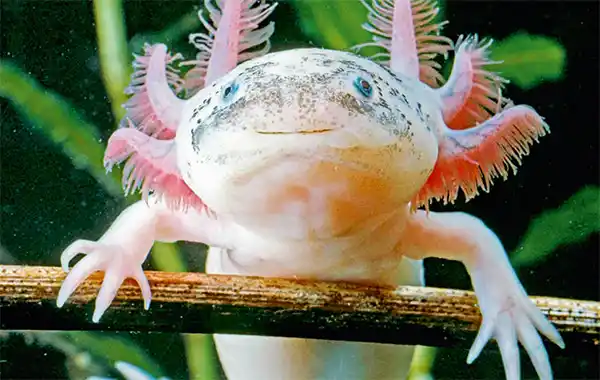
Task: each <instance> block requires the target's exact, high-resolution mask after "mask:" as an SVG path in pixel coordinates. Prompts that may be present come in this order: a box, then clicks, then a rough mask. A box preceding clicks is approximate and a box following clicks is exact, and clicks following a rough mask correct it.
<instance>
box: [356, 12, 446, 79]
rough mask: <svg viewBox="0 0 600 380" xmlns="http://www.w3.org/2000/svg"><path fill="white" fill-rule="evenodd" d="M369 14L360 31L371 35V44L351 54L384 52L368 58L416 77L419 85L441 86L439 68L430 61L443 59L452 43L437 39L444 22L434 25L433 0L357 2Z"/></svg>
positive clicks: (444, 39) (440, 37)
mask: <svg viewBox="0 0 600 380" xmlns="http://www.w3.org/2000/svg"><path fill="white" fill-rule="evenodd" d="M361 2H362V3H363V5H364V6H365V7H366V8H367V9H368V10H369V14H368V20H369V22H368V23H365V24H363V29H365V30H366V31H368V32H370V33H371V34H373V41H372V42H367V43H363V44H360V45H356V46H354V47H353V50H356V51H360V50H361V49H363V48H365V47H378V48H382V49H384V50H385V52H382V53H377V54H375V55H373V56H372V57H371V58H372V59H375V60H377V61H379V62H380V63H381V64H384V65H387V66H389V67H390V69H392V70H393V71H396V72H400V73H403V74H405V75H408V76H412V77H417V76H418V77H419V78H420V80H421V81H422V82H423V83H426V84H427V85H429V86H431V87H437V86H438V85H439V84H440V83H442V82H443V77H442V75H441V74H440V72H439V70H440V69H441V66H440V64H439V63H437V62H436V61H435V60H434V59H435V58H436V57H437V56H438V55H440V54H441V55H443V56H444V57H447V55H448V52H449V51H450V50H452V46H453V45H452V40H450V39H449V38H447V37H444V36H441V35H440V31H441V29H442V27H443V26H444V25H445V24H446V22H440V23H436V22H435V19H436V16H437V15H438V13H439V8H437V7H436V5H437V3H436V1H435V0H416V1H412V2H411V1H410V0H371V4H372V5H369V4H368V3H367V0H361Z"/></svg>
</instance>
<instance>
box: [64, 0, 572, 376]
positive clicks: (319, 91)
mask: <svg viewBox="0 0 600 380" xmlns="http://www.w3.org/2000/svg"><path fill="white" fill-rule="evenodd" d="M217 5H218V6H217V7H214V6H212V5H211V4H210V3H209V2H207V8H208V9H209V14H210V16H211V19H212V22H208V21H206V20H205V19H204V18H203V17H202V16H201V19H202V20H203V21H204V24H205V25H206V27H207V28H208V30H209V32H210V33H209V34H208V35H206V34H197V35H192V36H191V41H192V42H194V43H195V44H196V46H197V47H198V48H199V49H200V53H199V55H198V57H197V59H196V60H195V61H193V62H191V64H193V65H194V69H192V71H190V73H189V74H188V75H187V76H186V77H185V78H184V79H181V78H180V77H179V75H178V73H177V71H176V70H175V69H174V68H173V65H174V63H175V62H176V61H177V60H178V59H179V58H180V57H179V56H177V55H171V54H170V53H168V51H167V49H166V47H165V46H164V45H154V46H147V48H146V51H145V55H144V56H141V57H138V58H137V60H136V67H137V69H138V71H137V73H136V74H135V75H134V80H133V83H132V87H131V88H130V89H131V93H132V94H133V97H132V98H131V100H130V101H129V103H128V104H127V105H126V108H127V112H128V114H127V119H126V120H127V123H124V124H125V125H124V127H123V128H120V129H119V130H117V131H116V132H115V133H114V134H113V135H112V136H111V138H110V140H109V142H108V146H107V150H106V164H107V166H108V167H111V166H112V165H114V164H116V163H119V162H122V161H126V164H125V171H124V183H125V185H126V189H127V191H130V190H135V189H141V191H142V193H143V195H144V200H142V201H139V202H137V203H135V204H133V205H131V206H129V207H128V208H127V209H126V210H124V211H123V212H122V214H121V215H120V216H119V217H118V218H117V219H116V220H115V222H114V223H113V224H112V226H111V227H110V228H109V229H108V231H107V232H106V233H105V234H104V235H103V236H102V237H101V238H100V239H99V240H98V241H89V240H77V241H75V242H74V243H73V244H72V245H70V246H69V247H68V248H67V249H66V250H65V251H64V253H63V255H62V257H61V262H62V264H63V267H64V268H65V270H67V271H68V269H69V268H68V264H69V261H70V260H71V259H72V258H73V257H74V256H76V255H77V254H79V253H84V254H86V256H85V257H84V258H83V259H82V260H81V261H80V262H78V263H77V264H76V265H75V266H74V267H73V268H72V269H71V270H70V273H69V274H68V276H67V278H66V280H65V281H64V284H63V286H62V288H61V290H60V293H59V296H58V300H57V303H58V305H59V306H62V305H63V304H64V303H65V301H66V300H67V298H68V297H69V296H70V294H71V293H72V292H73V291H74V290H75V288H76V287H77V286H78V285H79V284H81V283H82V282H83V281H84V280H85V278H86V277H87V276H88V275H90V274H91V273H92V272H94V271H98V270H100V271H104V272H105V278H104V282H103V285H102V287H101V289H100V292H99V294H98V297H97V300H96V309H95V311H94V315H93V320H94V321H98V320H99V318H100V317H101V315H102V314H103V313H104V312H105V311H106V310H107V308H108V307H109V305H110V304H111V302H112V300H113V298H114V296H115V294H116V292H117V290H118V289H119V287H120V285H121V283H122V281H123V280H124V279H125V278H126V277H133V278H135V279H136V280H137V281H138V283H139V285H140V287H141V289H142V294H143V298H144V301H145V307H146V308H148V307H149V305H150V299H151V291H150V287H149V285H148V281H147V279H146V277H145V275H144V272H143V271H142V263H143V262H144V260H145V259H146V256H147V255H148V252H149V250H150V248H151V247H152V245H153V243H154V242H155V241H163V242H174V241H180V240H185V241H191V242H198V243H204V244H207V245H208V246H210V249H209V255H208V261H207V271H208V272H209V273H222V274H240V275H260V276H278V277H296V278H305V279H318V280H344V281H354V282H360V283H366V284H375V285H388V286H389V285H392V286H397V285H424V280H423V263H422V260H423V259H424V258H426V257H440V258H445V259H452V260H459V261H461V262H463V263H464V264H465V266H466V269H467V270H468V272H469V274H470V276H471V279H472V283H473V287H474V290H475V292H476V295H477V297H478V300H479V305H480V308H481V312H482V315H483V323H482V326H481V328H480V330H479V334H478V335H477V337H476V339H475V342H474V344H473V346H472V348H471V351H470V352H469V354H468V358H467V361H468V362H469V363H470V362H472V361H473V360H474V359H475V358H476V357H477V356H478V355H479V353H480V352H481V350H482V349H483V347H484V345H485V344H486V342H487V341H488V340H490V339H491V338H495V339H496V340H497V342H498V344H499V347H500V351H501V354H502V359H503V362H504V367H505V370H506V376H507V378H508V379H518V378H519V377H520V360H519V350H518V342H519V341H520V342H521V344H522V345H523V346H524V348H525V350H526V351H527V352H528V353H529V356H530V358H531V360H532V362H533V364H534V366H535V368H536V370H537V372H538V374H539V376H540V378H542V379H550V378H552V370H551V367H550V363H549V359H548V356H547V353H546V350H545V348H544V345H543V342H542V339H541V337H540V333H541V334H543V335H545V336H547V337H548V338H549V339H550V340H552V341H553V342H555V343H556V344H558V345H559V346H563V345H564V344H563V342H562V339H561V337H560V335H559V334H558V332H557V330H556V329H555V328H554V327H553V326H552V324H551V323H550V322H548V320H547V319H546V318H545V316H544V315H543V314H542V313H541V312H540V310H538V309H537V308H536V307H535V305H534V304H533V303H532V302H531V301H530V299H529V298H528V297H527V294H526V292H525V290H524V289H523V287H522V285H521V283H520V282H519V280H518V278H517V277H516V275H515V272H514V271H513V269H512V267H511V265H510V263H509V261H508V259H507V255H506V252H505V250H504V248H503V246H502V244H501V242H500V241H499V239H498V238H497V236H496V235H495V234H494V233H493V232H492V231H491V230H490V229H489V228H488V227H486V225H485V224H484V223H483V222H482V221H481V220H479V219H477V218H475V217H473V216H471V215H467V214H464V213H460V212H447V213H438V212H429V211H428V205H429V203H430V202H431V201H432V200H434V199H441V200H443V201H445V202H454V201H455V199H456V198H457V196H458V193H459V191H460V190H461V189H462V191H463V192H464V193H465V195H466V197H467V198H472V197H474V196H475V195H477V193H478V189H480V188H481V189H484V190H487V189H488V188H489V186H490V185H491V183H492V179H493V178H495V177H498V176H502V177H506V175H507V172H508V170H509V169H510V168H512V169H515V168H516V163H519V161H520V159H521V158H522V157H523V156H524V155H526V154H527V153H528V149H529V146H530V145H532V144H533V142H534V141H536V140H537V139H538V137H540V136H543V135H544V134H546V133H547V132H548V126H547V125H546V123H545V122H544V121H543V119H542V118H541V117H540V116H539V115H538V114H537V113H536V112H535V111H534V110H533V109H532V108H530V107H528V106H523V105H517V106H515V105H513V104H512V103H510V102H508V101H507V100H506V99H504V98H503V97H502V95H501V90H502V85H503V81H502V79H501V78H500V77H499V76H497V75H495V74H493V73H491V72H488V71H486V70H485V69H484V66H486V65H488V64H490V63H493V62H490V61H489V60H488V59H487V58H486V57H487V49H488V47H489V42H479V41H478V40H477V39H476V38H473V37H469V38H465V39H463V38H461V39H460V40H459V42H458V43H457V46H456V49H455V50H456V56H455V58H454V66H453V71H452V73H451V75H450V78H449V80H448V82H447V83H445V84H444V85H442V86H441V87H438V85H439V84H440V83H441V76H440V75H439V73H438V68H439V67H437V66H436V64H435V63H434V61H433V58H435V57H436V56H437V55H438V54H447V53H448V52H449V51H450V50H451V48H452V43H451V41H450V40H448V39H447V38H446V37H442V36H440V35H439V33H438V32H439V30H440V28H441V24H435V23H433V21H432V20H433V19H434V17H435V15H436V14H437V8H435V2H434V1H430V0H420V1H414V2H412V3H410V2H409V0H397V1H395V3H392V1H391V0H374V2H373V3H372V5H368V4H366V5H367V6H368V8H369V10H370V14H369V20H370V24H367V25H366V26H365V28H367V30H370V31H372V32H373V34H374V35H376V36H377V37H376V38H375V39H374V41H373V42H371V43H369V44H371V45H376V46H379V47H381V48H383V49H385V52H384V53H382V54H379V55H377V56H375V57H372V59H369V58H365V57H361V56H357V55H355V54H352V53H348V52H341V51H333V50H326V49H314V48H310V49H292V50H288V51H282V52H276V53H269V54H266V53H267V51H268V50H269V46H268V39H269V37H270V35H271V34H272V33H273V24H268V25H267V26H266V27H263V28H259V26H258V25H259V24H260V23H261V22H263V21H264V20H265V19H266V18H267V17H268V15H269V14H270V13H271V12H272V10H273V6H269V5H267V4H265V3H264V2H262V1H260V2H256V3H255V2H254V1H249V0H248V1H247V0H241V1H230V0H227V1H225V0H221V1H218V2H217ZM260 46H262V49H261V48H260ZM360 47H361V46H359V48H360ZM257 49H258V50H257ZM379 58H381V59H382V60H381V62H379V63H377V62H376V61H375V60H376V59H379ZM242 61H243V62H242ZM238 62H242V63H240V64H239V65H238ZM180 88H186V89H188V90H189V91H190V93H191V94H192V96H190V97H189V98H187V99H181V98H178V97H176V96H175V95H174V93H173V89H176V90H177V89H180ZM420 207H425V208H426V210H423V209H420ZM538 331H539V332H538ZM215 341H216V346H217V349H218V353H219V357H220V360H221V363H222V365H223V368H224V370H225V373H226V374H227V376H228V378H229V379H231V380H237V379H244V380H247V379H317V378H318V379H330V378H331V379H334V378H336V379H391V378H394V379H398V378H403V377H405V376H406V375H407V373H408V370H409V367H410V361H411V358H412V354H413V350H414V347H410V346H402V345H389V344H371V343H357V342H342V341H326V340H314V339H291V338H280V337H260V336H239V335H223V334H220V335H215Z"/></svg>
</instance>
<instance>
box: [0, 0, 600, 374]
mask: <svg viewBox="0 0 600 380" xmlns="http://www.w3.org/2000/svg"><path fill="white" fill-rule="evenodd" d="M110 3H113V2H106V3H105V4H103V6H105V5H106V6H108V5H109V4H110ZM114 3H117V2H114ZM306 3H310V4H309V5H310V6H311V7H312V8H313V9H317V10H318V12H320V13H321V12H322V15H324V16H323V18H324V20H325V21H324V22H322V21H321V22H322V23H319V22H320V21H319V20H321V19H319V18H317V17H315V18H310V17H307V16H306V14H305V13H302V12H300V11H302V10H306V8H302V7H301V6H298V4H296V3H292V2H288V1H285V2H281V3H280V4H279V6H278V8H277V9H276V11H275V12H274V14H273V15H272V17H271V18H270V19H271V20H273V21H275V25H276V29H275V34H274V36H273V38H272V39H271V41H272V45H273V48H272V50H282V49H290V48H294V47H299V46H311V45H312V46H325V47H334V46H332V45H331V44H334V43H340V41H339V40H336V39H335V37H334V35H333V34H331V33H332V30H337V31H338V32H339V33H340V34H341V35H342V36H347V37H345V38H347V41H345V42H348V43H349V44H355V43H360V42H366V41H365V40H361V39H360V38H361V36H364V34H361V32H360V31H359V29H358V28H359V25H358V24H354V23H352V22H351V21H347V20H348V19H350V20H352V19H351V13H350V12H349V11H348V12H344V14H343V16H344V17H341V16H339V15H338V16H337V17H332V16H331V12H333V10H334V9H335V7H332V6H330V3H329V2H325V1H310V2H306ZM336 3H337V4H338V5H339V4H340V3H341V4H348V5H353V4H354V1H350V0H348V1H339V2H336ZM198 5H199V4H198V2H193V1H183V0H181V1H176V2H169V3H168V5H167V3H166V2H165V1H125V2H124V4H123V7H124V12H125V13H124V14H125V20H126V27H127V38H128V39H129V41H131V43H130V46H131V47H132V48H134V49H139V47H140V46H141V44H140V41H144V40H145V38H147V37H149V36H151V35H152V34H153V33H155V32H159V31H163V34H161V33H158V34H155V35H156V36H157V38H164V37H166V38H167V39H166V40H165V42H166V43H167V44H168V45H169V47H170V48H171V49H172V50H174V51H177V52H181V53H182V54H183V55H184V56H185V57H186V58H188V59H191V58H192V57H193V55H194V54H195V50H194V48H193V46H192V45H190V44H189V43H188V41H187V33H189V32H199V31H202V28H201V27H200V26H199V24H198V23H197V21H196V19H195V16H194V11H193V9H194V7H196V6H198ZM0 6H1V9H0V11H1V12H2V15H3V20H4V21H5V22H4V23H3V24H2V29H1V31H2V36H1V38H2V40H1V43H0V46H1V47H2V57H3V61H2V63H1V64H5V63H6V62H10V63H12V64H14V65H16V66H17V67H18V68H20V69H21V70H22V71H23V72H24V73H25V74H26V75H27V76H29V77H31V78H32V79H33V80H35V81H37V82H39V83H40V85H41V86H43V87H42V88H44V89H48V90H50V91H52V92H53V93H56V94H58V96H59V97H60V99H63V100H64V101H65V102H67V103H65V104H66V107H67V109H69V110H71V111H72V112H77V114H79V115H81V117H82V118H83V120H85V122H86V123H88V124H89V125H91V126H93V127H94V128H96V129H97V131H98V134H97V136H95V137H94V139H96V140H99V141H100V142H101V143H102V144H105V142H106V140H107V138H108V137H109V136H110V134H111V132H112V131H113V130H114V128H115V125H116V121H115V117H114V115H113V109H114V108H116V107H113V106H112V105H111V102H110V100H109V96H108V93H107V89H106V86H105V84H104V82H103V79H102V76H101V73H100V60H99V55H98V45H97V40H96V32H97V30H96V24H95V21H94V9H93V3H92V2H73V1H59V0H56V1H45V2H42V1H33V0H32V1H17V0H5V1H2V3H1V5H0ZM307 6H308V5H307V4H304V7H307ZM348 9H350V8H348ZM352 9H354V8H352ZM597 14H598V5H597V3H594V2H558V1H552V2H504V1H502V2H500V1H496V2H493V1H488V2H467V1H449V2H447V3H446V4H445V9H444V18H445V19H448V20H449V21H450V24H449V25H447V26H446V27H445V28H444V32H443V33H444V35H446V36H448V37H450V38H451V39H453V40H454V41H455V40H456V38H457V37H458V35H460V34H467V33H479V35H480V36H491V37H493V38H494V39H495V40H496V41H503V40H504V39H506V38H508V37H509V36H511V35H513V34H514V33H516V32H518V31H524V32H527V33H529V34H531V35H542V36H545V37H548V38H551V39H552V40H553V41H558V42H559V43H560V44H561V45H562V47H563V48H564V49H565V50H566V54H567V58H566V66H565V69H564V70H563V72H562V76H561V78H560V79H551V78H548V79H546V80H544V81H542V82H541V83H536V84H535V85H534V86H533V87H531V88H528V87H527V86H525V87H524V85H521V86H519V82H518V79H514V80H513V84H511V85H509V86H508V91H507V94H506V95H507V96H508V97H509V98H511V99H513V100H514V101H515V102H516V103H524V104H528V105H531V106H533V107H534V108H535V109H536V110H537V111H538V112H539V113H540V114H541V115H542V116H544V117H545V119H546V121H547V122H548V123H549V125H550V127H551V130H552V133H551V135H550V136H547V137H544V138H542V139H541V141H540V143H539V144H536V145H534V146H533V148H532V154H531V155H530V156H529V157H526V158H525V159H524V164H523V165H522V166H521V167H520V168H519V172H518V174H517V175H516V176H512V175H511V176H510V177H509V180H508V181H506V182H504V181H496V184H495V186H494V187H493V188H492V191H491V192H490V193H489V194H484V195H481V196H479V197H478V198H476V199H475V200H473V201H471V202H469V203H466V204H465V203H464V202H462V200H461V201H459V202H458V203H457V204H456V205H453V206H446V207H444V206H442V205H435V206H434V209H435V210H444V211H449V210H461V211H466V212H469V213H472V214H474V215H476V216H478V217H480V218H482V219H483V220H485V222H486V223H487V224H488V225H489V226H490V227H491V228H492V229H493V230H494V231H495V232H496V233H497V234H498V235H499V236H500V238H501V239H502V241H503V243H504V245H505V247H506V248H507V251H508V252H509V253H513V252H514V253H517V252H518V251H519V249H520V247H521V246H522V244H523V241H524V240H523V239H524V236H525V234H526V231H527V229H528V226H529V225H530V223H531V221H532V220H533V219H534V218H535V217H536V216H539V215H540V214H541V213H542V212H544V211H545V210H550V209H554V208H557V207H559V206H560V205H561V204H563V202H565V201H567V200H568V199H569V198H570V197H571V196H573V195H574V194H576V193H577V192H578V191H579V190H580V189H582V188H583V187H584V186H598V140H599V139H598V114H597V106H598V86H597V83H598V37H597V36H598V35H599V33H598V17H597ZM303 15H304V18H302V17H303ZM360 21H361V22H362V21H363V20H362V19H360ZM315 22H316V24H315ZM311 26H312V27H311ZM169 27H170V28H169ZM165 28H166V29H165ZM328 33H329V34H328ZM341 43H342V44H343V43H344V41H342V42H341ZM137 51H138V52H139V50H137ZM527 54H533V55H535V54H536V51H533V52H532V49H530V50H528V51H527V52H524V53H523V54H522V56H523V59H528V57H527V56H526V55H527ZM537 54H538V55H539V53H537ZM129 57H130V56H127V59H128V62H130V60H129ZM543 59H544V58H543V57H542V58H540V62H542V65H548V63H545V61H544V60H543ZM533 61H534V62H535V61H536V60H535V59H533ZM530 68H531V65H528V66H527V67H525V68H524V69H522V70H525V69H530ZM505 69H506V72H508V71H509V70H510V68H508V67H506V68H505ZM501 71H504V70H501ZM517 71H519V70H517ZM0 81H2V82H4V80H3V79H2V78H1V77H0ZM6 83H8V82H4V84H0V91H1V95H2V98H0V102H1V103H0V106H1V107H2V108H1V109H2V134H1V135H2V136H1V138H2V142H1V144H2V153H1V154H2V168H1V170H2V171H1V173H2V179H3V181H2V188H1V191H2V193H1V194H2V209H1V211H2V229H1V231H2V237H1V244H2V251H1V252H0V253H1V254H0V261H1V263H3V264H21V265H49V266H58V265H59V255H60V253H61V251H62V249H64V247H66V246H67V245H68V244H69V243H70V242H71V241H73V240H74V239H77V238H89V239H96V238H97V237H98V236H100V234H101V233H102V232H103V231H104V230H105V229H106V228H107V226H108V225H109V224H110V223H111V222H112V221H113V220H114V218H115V217H116V216H117V215H118V214H119V213H120V211H121V210H122V209H123V207H124V203H123V201H122V200H121V199H120V198H119V197H118V196H116V195H114V194H116V193H115V192H114V189H113V190H112V191H113V193H111V190H110V189H108V190H107V186H109V185H107V183H110V181H109V180H106V183H104V184H99V181H98V178H101V176H102V174H101V173H100V174H98V173H96V175H95V176H93V175H90V171H89V170H88V166H86V164H85V163H84V164H83V166H81V158H80V156H78V155H75V156H71V157H69V156H68V155H67V154H65V152H63V150H62V146H61V145H60V144H58V145H57V144H55V143H53V141H52V140H51V139H50V138H49V137H48V134H49V131H51V130H54V131H56V130H57V129H56V128H67V129H61V130H68V127H69V126H68V125H67V124H66V123H65V122H64V121H63V120H62V119H61V118H60V117H59V116H58V115H57V112H56V108H52V107H51V108H50V110H49V111H46V110H44V111H42V112H41V113H40V114H39V115H37V116H35V115H33V114H32V113H31V112H30V110H31V109H34V110H35V109H39V108H36V107H32V106H36V105H38V106H39V107H41V106H42V105H41V104H40V103H37V102H34V103H35V104H32V101H31V100H27V99H26V100H25V107H15V105H14V104H15V103H13V102H9V101H7V98H10V99H15V97H18V96H17V95H15V94H12V93H8V94H7V93H6V90H4V88H5V87H3V86H5V85H6ZM41 93H43V92H41ZM53 112H54V113H53ZM71 116H73V115H71ZM74 117H75V118H76V117H77V116H74ZM57 120H58V121H57ZM75 121H76V123H77V119H75ZM79 123H81V122H79ZM92 142H93V139H92ZM90 144H91V143H90ZM74 146H75V148H78V149H75V150H76V151H77V150H79V151H80V152H79V153H78V154H80V153H81V152H83V153H89V152H92V151H93V149H90V147H88V146H87V145H86V146H83V147H82V146H81V145H78V144H75V145H74ZM96 148H97V147H96ZM73 157H78V158H77V159H73ZM75 164H79V165H80V166H79V167H81V168H78V167H77V166H76V165H75ZM98 164H99V161H93V162H92V165H91V167H93V166H97V165H98ZM106 178H108V177H106ZM596 199H597V198H596ZM579 215H581V213H577V214H576V215H575V216H570V217H568V219H569V220H567V221H566V222H565V221H564V220H563V221H562V222H564V223H565V224H564V226H563V225H561V226H560V227H556V228H558V229H559V230H565V228H567V227H566V226H569V231H570V232H572V235H578V234H581V233H583V232H585V231H587V230H594V228H593V226H592V227H590V224H593V223H597V222H595V221H594V218H591V219H590V218H587V219H585V218H582V219H581V220H579V219H580V218H578V216H579ZM559 222H560V221H559ZM596 231H597V228H596ZM555 234H556V233H555V232H552V230H550V228H549V229H548V232H547V236H548V239H551V238H552V236H553V235H555ZM532 244H533V243H532ZM179 246H180V251H181V254H182V257H183V258H184V261H185V264H186V265H187V266H188V269H189V270H191V271H200V270H202V268H203V262H204V249H203V247H201V246H194V245H190V244H181V245H179ZM531 247H533V248H532V249H531V251H532V252H536V250H538V251H541V245H540V246H536V245H535V244H534V245H533V246H531ZM597 253H598V234H597V232H593V233H591V235H589V236H588V235H587V234H586V235H585V236H584V237H583V238H582V239H581V241H579V242H578V243H577V244H566V245H563V246H558V247H556V248H552V249H550V250H548V255H547V256H544V257H542V258H537V257H536V258H534V259H531V260H530V261H528V262H527V263H525V264H522V266H521V267H519V268H518V275H519V278H520V280H521V281H522V282H523V284H524V286H525V288H526V289H527V291H528V293H529V294H531V295H544V296H554V297H564V298H572V299H586V300H598V299H599V294H598V286H597V278H598V270H599V269H598V254H597ZM153 265H156V263H155V262H148V264H147V267H148V268H152V267H153ZM154 268H156V266H154ZM426 268H427V275H426V282H427V284H428V285H430V286H436V287H449V288H459V289H469V288H470V282H469V278H468V276H467V274H466V272H465V271H464V269H463V267H462V265H461V264H460V263H456V262H445V261H441V260H436V259H429V260H427V261H426ZM90 318H91V315H90ZM98 337H101V338H109V337H111V338H116V339H119V342H122V344H123V348H122V350H120V351H119V350H116V349H115V347H116V346H115V343H114V342H112V343H110V344H108V345H107V344H106V343H101V342H99V341H97V338H98ZM190 347H195V348H196V349H197V350H198V351H199V354H198V352H196V354H190V352H192V351H191V350H192V349H190ZM547 347H549V346H547ZM186 349H187V351H186ZM134 350H139V352H140V353H142V354H143V357H142V359H140V363H146V364H145V365H147V366H148V367H149V368H150V369H153V370H157V368H160V371H161V373H163V374H165V375H167V376H169V377H171V378H173V379H178V378H186V377H187V376H189V374H191V373H197V374H203V375H204V376H206V377H202V378H203V379H204V378H206V379H209V378H218V376H220V372H219V370H218V364H217V361H216V356H215V353H214V351H213V349H212V345H211V343H210V340H208V339H204V338H202V337H198V336H196V337H189V336H188V337H181V336H179V335H175V334H167V333H160V332H159V333H153V334H141V333H139V334H136V333H130V334H129V333H118V334H116V333H108V332H102V333H95V334H92V335H89V334H87V333H86V334H85V335H83V334H82V335H77V334H75V333H69V334H62V333H58V334H57V333H29V334H28V335H26V336H23V335H21V334H11V335H9V334H8V332H6V331H4V332H2V354H1V360H0V371H1V376H2V378H3V379H12V378H23V379H24V378H27V379H34V378H44V379H59V378H60V379H62V378H72V379H80V378H85V376H89V375H92V374H94V375H102V374H107V373H108V372H107V371H109V369H110V368H111V367H110V363H109V362H110V360H113V359H119V358H117V357H110V356H108V355H109V354H115V355H116V353H122V355H127V357H128V358H131V355H132V352H137V351H134ZM466 354H467V351H466V350H463V349H450V348H444V349H439V350H437V353H436V357H435V362H434V363H433V372H432V375H433V376H434V377H435V378H440V379H458V378H503V376H504V375H503V373H502V364H501V360H500V356H499V353H498V352H497V350H495V348H494V346H493V345H488V347H487V348H486V349H485V350H484V351H483V354H482V355H481V357H480V358H479V359H478V360H477V361H476V362H475V363H474V364H473V365H471V366H467V365H466V364H465V363H464V362H465V359H466ZM186 355H195V356H193V357H194V358H195V360H192V362H194V363H196V366H195V367H194V366H192V367H190V366H189V365H188V361H189V360H190V359H186ZM550 356H551V362H552V366H553V370H554V373H555V377H556V378H594V377H597V376H598V359H597V355H596V353H594V352H580V351H576V350H572V351H570V350H568V349H567V351H565V352H558V350H554V349H552V350H551V351H550ZM122 360H123V359H122ZM522 361H523V363H522V365H523V371H524V377H525V378H535V371H534V370H533V368H532V366H531V364H530V363H529V361H528V358H527V357H526V356H525V355H522ZM32 363H35V365H31V364H32ZM198 363H202V365H198ZM197 367H201V368H200V369H199V370H198V368H197ZM213 376H214V377H213Z"/></svg>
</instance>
